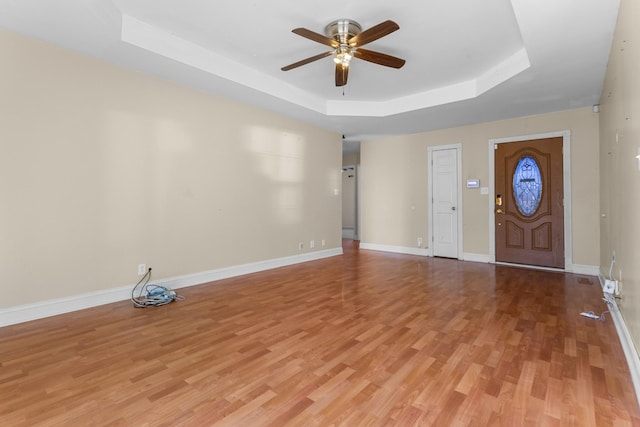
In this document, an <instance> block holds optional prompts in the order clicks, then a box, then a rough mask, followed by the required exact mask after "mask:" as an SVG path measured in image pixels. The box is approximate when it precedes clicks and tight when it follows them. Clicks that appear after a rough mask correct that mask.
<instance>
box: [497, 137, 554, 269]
mask: <svg viewBox="0 0 640 427" xmlns="http://www.w3.org/2000/svg"><path fill="white" fill-rule="evenodd" d="M562 161H563V159H562V137H559V138H546V139H536V140H531V141H520V142H510V143H503V144H496V145H495V196H496V200H495V230H496V236H495V238H496V244H495V245H496V261H497V262H507V263H515V264H527V265H536V266H543V267H555V268H564V194H563V170H562Z"/></svg>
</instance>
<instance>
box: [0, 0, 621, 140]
mask: <svg viewBox="0 0 640 427" xmlns="http://www.w3.org/2000/svg"><path fill="white" fill-rule="evenodd" d="M618 6H619V0H606V1H603V0H536V1H531V0H483V1H478V0H429V1H424V0H404V1H399V2H390V1H388V0H384V1H383V0H350V1H344V0H340V1H338V0H322V1H317V0H309V1H294V0H271V1H264V0H263V1H260V0H234V1H229V2H219V1H211V0H180V1H175V0H56V1H44V0H0V11H1V13H0V28H4V29H7V30H9V31H13V32H16V33H20V34H23V35H27V36H30V37H34V38H37V39H40V40H44V41H47V42H50V43H53V44H55V45H59V46H62V47H65V48H68V49H72V50H75V51H78V52H82V53H85V54H88V55H91V56H93V57H96V58H99V59H102V60H105V61H109V62H112V63H116V64H119V65H122V66H125V67H128V68H132V69H135V70H138V71H142V72H146V73H149V74H153V75H156V76H159V77H162V78H164V79H167V80H171V81H174V82H178V83H181V84H184V85H187V86H190V87H193V88H196V89H198V90H202V91H206V92H210V93H214V94H217V95H221V96H224V97H227V98H231V99H235V100H238V101H241V102H244V103H248V104H251V105H255V106H257V107H260V108H265V109H269V110H272V111H275V112H278V113H281V114H284V115H287V116H290V117H293V118H296V119H300V120H303V121H306V122H309V123H312V124H315V125H318V126H320V127H323V128H325V129H329V130H332V131H335V132H338V133H340V134H343V135H345V140H346V141H353V142H357V141H360V140H364V139H369V138H373V137H380V136H387V135H395V134H406V133H415V132H421V131H428V130H434V129H441V128H448V127H454V126H461V125H466V124H473V123H479V122H486V121H492V120H500V119H507V118H511V117H518V116H524V115H531V114H539V113H545V112H552V111H560V110H566V109H572V108H579V107H585V106H591V105H593V104H597V103H598V99H599V97H600V90H601V87H602V82H603V79H604V74H605V70H606V64H607V59H608V55H609V49H610V46H611V40H612V36H613V30H614V27H615V21H616V17H617V12H618ZM342 18H348V19H350V20H355V21H357V22H358V23H360V25H361V26H362V28H363V29H365V30H366V29H367V28H369V27H372V26H374V25H376V24H378V23H380V22H382V21H385V20H387V19H391V20H393V21H395V22H396V23H398V25H399V26H400V29H399V30H398V31H396V32H394V33H392V34H389V35H387V36H385V37H383V38H381V39H379V40H376V41H374V42H372V43H370V44H368V45H366V48H367V49H369V50H375V51H379V52H383V53H386V54H389V55H393V56H397V57H400V58H403V59H405V60H406V65H405V66H404V67H403V68H401V69H393V68H388V67H383V66H379V65H375V64H372V63H369V62H365V61H362V60H359V59H355V60H354V61H353V62H352V63H351V66H350V71H349V81H348V84H347V86H345V87H344V88H338V87H335V82H334V63H333V61H332V60H331V58H324V59H321V60H318V61H315V62H313V63H310V64H307V65H305V66H302V67H299V68H296V69H294V70H291V71H287V72H283V71H281V70H280V68H281V67H283V66H285V65H288V64H290V63H293V62H296V61H298V60H301V59H304V58H307V57H310V56H313V55H316V54H319V53H322V52H325V51H327V50H328V48H327V47H326V46H324V45H321V44H319V43H316V42H313V41H311V40H309V39H306V38H303V37H300V36H298V35H296V34H293V33H292V32H291V30H292V29H293V28H296V27H304V28H307V29H309V30H312V31H315V32H318V33H323V31H324V27H325V26H326V25H327V24H329V23H330V22H332V21H334V20H336V19H342Z"/></svg>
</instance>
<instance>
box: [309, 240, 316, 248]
mask: <svg viewBox="0 0 640 427" xmlns="http://www.w3.org/2000/svg"><path fill="white" fill-rule="evenodd" d="M315 247H316V241H315V240H311V241H310V242H309V248H310V249H313V248H315Z"/></svg>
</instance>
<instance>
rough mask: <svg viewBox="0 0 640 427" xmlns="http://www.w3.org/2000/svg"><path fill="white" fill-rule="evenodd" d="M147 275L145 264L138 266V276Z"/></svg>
mask: <svg viewBox="0 0 640 427" xmlns="http://www.w3.org/2000/svg"><path fill="white" fill-rule="evenodd" d="M145 274H147V264H138V276H144V275H145Z"/></svg>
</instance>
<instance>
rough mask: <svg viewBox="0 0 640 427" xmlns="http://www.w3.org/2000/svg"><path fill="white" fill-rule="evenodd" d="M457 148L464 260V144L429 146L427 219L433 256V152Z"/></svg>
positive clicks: (460, 242) (460, 249) (458, 211)
mask: <svg viewBox="0 0 640 427" xmlns="http://www.w3.org/2000/svg"><path fill="white" fill-rule="evenodd" d="M452 149H454V150H456V168H457V170H458V173H457V176H458V188H457V189H456V190H457V193H458V194H457V196H458V201H457V203H458V206H457V209H456V214H457V224H456V226H457V227H458V243H457V244H458V254H457V258H458V259H460V260H462V259H464V255H463V254H464V252H463V246H462V245H463V242H464V236H463V233H462V217H463V206H462V144H460V143H458V144H448V145H434V146H430V147H427V169H428V175H429V178H428V179H429V185H428V186H427V216H428V218H429V220H428V221H427V242H428V244H429V253H428V256H431V257H432V256H433V236H434V231H433V229H434V225H433V152H434V151H441V150H452Z"/></svg>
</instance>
